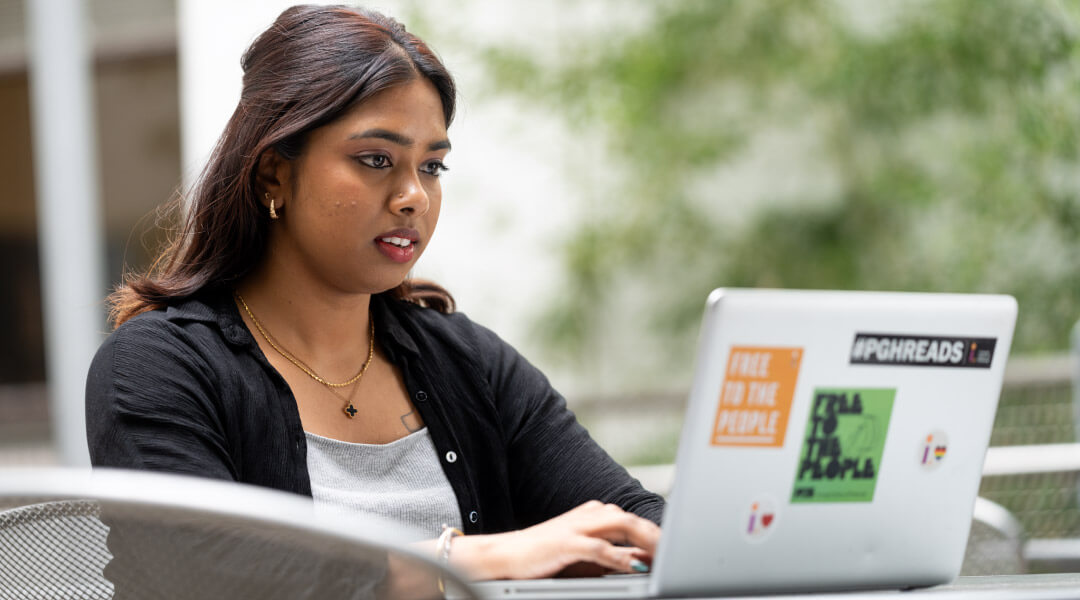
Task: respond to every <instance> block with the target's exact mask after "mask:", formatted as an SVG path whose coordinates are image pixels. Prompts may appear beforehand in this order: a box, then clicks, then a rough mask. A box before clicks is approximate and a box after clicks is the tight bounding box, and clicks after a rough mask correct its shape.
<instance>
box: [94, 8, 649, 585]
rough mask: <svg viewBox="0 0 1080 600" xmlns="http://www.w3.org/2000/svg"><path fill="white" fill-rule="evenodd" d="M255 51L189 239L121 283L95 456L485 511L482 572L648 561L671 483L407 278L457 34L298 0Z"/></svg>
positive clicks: (99, 371) (385, 504)
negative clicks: (656, 479) (433, 40)
mask: <svg viewBox="0 0 1080 600" xmlns="http://www.w3.org/2000/svg"><path fill="white" fill-rule="evenodd" d="M243 67H244V86H243V93H242V95H241V99H240V103H239V106H237V108H236V111H235V112H234V113H233V115H232V118H231V119H230V120H229V123H228V125H227V126H226V129H225V131H224V133H223V134H222V136H221V139H220V141H219V142H218V145H217V147H216V148H215V150H214V153H213V155H212V156H211V158H210V161H209V164H208V166H207V167H206V170H205V171H204V173H203V175H202V177H201V178H200V181H199V182H198V184H197V185H196V186H195V188H194V189H193V190H192V192H191V194H190V196H189V198H188V199H187V204H186V206H185V209H186V210H185V213H184V217H183V221H182V225H181V227H180V231H179V235H178V236H177V238H176V240H175V242H174V244H173V245H172V246H171V247H170V248H169V249H168V250H167V251H166V252H165V253H164V254H163V255H162V256H161V258H160V259H159V260H158V262H157V263H156V266H155V269H154V270H153V272H152V273H150V274H148V275H145V276H142V277H138V278H134V279H131V280H129V281H128V282H127V283H126V285H124V286H122V287H120V288H119V289H118V290H117V291H116V292H115V293H114V294H113V295H112V296H111V298H110V300H111V302H112V306H113V318H114V322H115V324H116V325H117V329H116V331H115V332H114V333H113V334H112V335H111V336H110V337H109V339H108V340H107V341H106V342H105V344H104V345H103V346H102V348H101V349H100V351H99V352H98V354H97V356H96V358H95V360H94V363H93V366H92V367H91V371H90V375H89V379H88V384H87V430H88V437H89V444H90V453H91V457H92V460H93V463H94V464H95V465H99V466H110V467H123V468H135V469H149V470H159V471H170V472H177V473H189V474H195V475H202V476H207V477H216V478H221V479H229V480H235V481H241V482H245V483H251V484H255V485H262V486H267V487H271V488H275V489H279V490H286V491H291V492H295V493H298V494H304V495H310V496H313V497H314V499H315V502H316V503H325V504H331V505H337V506H340V507H345V508H347V509H351V510H354V511H357V512H363V513H373V514H378V515H382V516H385V517H390V518H393V519H397V520H400V521H404V522H407V523H409V524H410V525H412V526H414V527H417V528H420V529H422V530H425V531H429V532H430V535H431V537H432V538H435V537H436V536H439V535H440V526H441V525H442V524H444V523H445V524H449V525H451V526H453V527H456V528H459V529H462V530H464V532H465V534H467V535H464V536H460V537H457V538H456V539H453V541H452V542H451V539H452V538H451V537H449V536H441V537H442V540H441V542H442V543H443V544H445V547H441V548H440V552H443V551H444V550H446V549H448V548H449V549H452V550H453V552H452V554H451V555H450V560H451V562H452V563H453V564H455V565H456V566H458V567H460V568H462V569H463V570H465V571H466V572H468V573H471V574H472V575H473V576H475V577H478V578H531V577H543V576H549V575H554V574H557V573H559V572H561V571H563V570H564V569H566V568H567V567H570V566H572V565H575V564H580V563H589V564H592V565H597V566H600V567H603V568H606V569H611V570H616V571H632V570H643V569H644V563H646V562H647V561H648V560H649V558H650V556H651V553H652V552H653V550H654V547H655V544H656V541H657V538H658V536H659V528H658V527H657V525H656V523H657V522H658V521H659V519H660V514H661V511H662V507H663V501H662V500H661V499H660V498H659V497H658V496H656V495H654V494H652V493H649V492H647V491H646V490H644V489H642V488H641V486H640V485H639V484H638V482H637V481H635V480H634V479H632V478H631V477H630V476H629V475H628V474H627V473H626V471H625V470H624V469H623V468H622V467H620V466H619V465H617V464H616V463H615V462H613V461H612V460H611V458H610V457H609V456H608V455H607V454H606V453H605V452H604V451H603V450H602V449H600V448H599V447H598V446H597V445H596V444H595V443H594V442H593V441H592V440H591V439H590V438H589V436H588V434H587V432H586V431H585V430H584V428H582V427H581V426H580V425H579V424H578V423H577V422H576V421H575V419H574V416H573V414H572V413H571V412H569V411H568V410H567V408H566V406H565V402H564V400H563V399H562V397H561V396H559V394H558V393H557V392H555V391H554V390H553V389H552V388H551V386H550V384H549V383H548V381H547V380H546V379H545V378H544V376H543V375H542V374H541V373H540V372H539V371H537V370H536V369H535V368H534V367H533V366H532V365H530V364H529V363H528V362H527V361H525V359H523V358H522V357H521V356H520V355H519V354H517V352H515V351H514V349H513V348H511V347H510V346H508V345H507V344H506V343H504V342H503V341H502V340H500V339H499V338H498V337H497V336H495V335H494V334H493V333H492V332H490V331H488V330H487V329H484V328H483V327H481V326H479V325H476V324H475V323H472V322H471V321H469V320H468V319H467V318H466V317H465V316H464V315H462V314H460V313H454V312H453V301H452V299H451V297H450V295H449V294H447V293H446V292H445V291H444V290H442V289H441V288H439V287H437V286H435V285H433V284H422V283H418V282H414V281H410V280H409V279H408V274H409V271H410V269H411V268H412V266H413V265H414V264H415V262H416V260H417V259H418V258H419V257H420V255H421V254H422V253H423V251H424V249H425V248H426V247H427V244H428V242H429V240H430V239H431V236H432V234H433V233H434V230H435V225H436V223H437V221H438V216H439V208H440V204H441V201H442V197H441V190H440V185H439V176H440V175H441V174H442V172H443V171H445V170H446V165H445V164H444V160H445V158H446V156H447V153H448V152H449V151H450V141H449V139H448V136H447V127H448V126H449V124H450V122H451V119H452V117H453V113H454V101H455V91H454V83H453V80H452V79H451V77H450V75H449V73H448V72H447V71H446V69H445V68H444V67H443V65H442V64H441V63H440V62H439V60H438V58H436V56H435V55H434V54H433V53H432V52H431V50H429V49H428V47H427V46H426V45H425V44H424V43H423V42H422V41H420V40H419V39H417V38H416V37H415V36H413V35H411V34H409V33H407V32H406V31H405V30H404V28H403V27H402V26H401V25H400V24H398V23H397V22H395V21H393V20H391V19H387V18H385V17H383V16H381V15H378V14H375V13H370V12H365V11H359V10H355V9H349V8H342V7H313V6H298V7H293V8H291V9H288V10H286V11H285V12H284V13H282V14H281V16H280V17H279V18H278V19H277V21H276V22H275V23H274V24H273V25H272V26H271V27H270V28H269V29H267V30H266V31H265V32H264V33H263V34H262V35H261V36H259V38H258V39H256V40H255V42H254V43H253V44H252V46H251V47H250V49H249V50H248V51H247V53H246V54H245V55H244V57H243ZM430 545H431V549H432V550H434V549H435V544H434V542H431V543H430Z"/></svg>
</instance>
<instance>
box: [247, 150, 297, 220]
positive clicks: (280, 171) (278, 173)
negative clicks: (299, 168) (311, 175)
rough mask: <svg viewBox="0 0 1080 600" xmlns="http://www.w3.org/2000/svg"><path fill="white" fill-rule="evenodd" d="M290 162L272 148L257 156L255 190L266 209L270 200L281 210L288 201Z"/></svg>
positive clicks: (268, 207)
mask: <svg viewBox="0 0 1080 600" xmlns="http://www.w3.org/2000/svg"><path fill="white" fill-rule="evenodd" d="M291 167H292V163H291V162H290V161H288V160H286V159H284V158H282V156H281V155H280V154H278V152H277V150H275V149H274V148H267V149H266V150H265V151H263V153H262V154H261V155H260V156H259V164H258V166H257V167H256V168H255V186H256V187H255V191H256V192H257V193H258V195H259V202H262V204H263V206H264V207H266V209H267V210H269V209H270V200H271V199H272V200H273V201H274V206H275V208H276V209H277V210H281V209H282V208H283V207H284V206H285V204H286V203H287V202H288V200H287V198H286V196H288V193H287V192H288V190H289V176H290V174H291Z"/></svg>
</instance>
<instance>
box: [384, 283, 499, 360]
mask: <svg viewBox="0 0 1080 600" xmlns="http://www.w3.org/2000/svg"><path fill="white" fill-rule="evenodd" d="M383 307H384V308H383V311H384V314H383V315H382V317H383V318H384V319H386V320H388V321H389V323H386V324H385V325H386V333H387V334H389V335H390V336H391V337H393V338H396V341H398V342H401V343H404V344H405V345H406V346H409V345H416V346H441V347H442V348H443V349H444V350H456V351H461V352H464V353H466V354H467V355H468V356H472V357H478V358H480V359H481V360H483V357H485V356H491V355H492V354H493V353H500V352H503V351H505V350H508V349H510V348H509V346H508V345H507V344H506V342H504V341H503V340H502V339H501V338H500V337H499V336H498V335H497V334H495V332H493V331H492V330H490V329H488V328H487V327H485V326H483V325H481V324H479V323H477V322H475V321H473V320H472V319H470V318H469V317H468V315H466V314H465V313H463V312H459V311H455V312H451V313H445V312H441V311H438V310H434V309H432V308H427V307H423V306H419V305H417V304H414V303H412V302H407V301H404V300H398V299H393V298H383ZM378 318H379V315H376V319H378ZM376 325H377V326H378V321H376Z"/></svg>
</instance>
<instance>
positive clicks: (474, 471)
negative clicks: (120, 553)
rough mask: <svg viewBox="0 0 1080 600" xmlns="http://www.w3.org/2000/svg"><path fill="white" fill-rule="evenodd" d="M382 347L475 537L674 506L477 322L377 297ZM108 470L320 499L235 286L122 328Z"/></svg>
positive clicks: (105, 441) (291, 408) (111, 368)
mask: <svg viewBox="0 0 1080 600" xmlns="http://www.w3.org/2000/svg"><path fill="white" fill-rule="evenodd" d="M371 311H372V317H373V319H374V322H375V330H376V333H375V338H376V340H378V343H379V344H380V347H381V348H382V350H383V351H384V352H385V353H386V355H387V357H389V359H390V361H391V362H393V363H394V364H395V365H396V366H397V367H398V368H399V369H400V371H401V374H402V376H403V378H404V380H405V386H406V388H407V389H408V392H409V395H410V397H411V398H412V401H413V404H414V405H415V407H416V409H417V411H419V413H420V416H421V417H422V418H423V420H424V422H425V423H426V425H427V427H428V429H429V431H430V433H431V438H432V441H433V442H434V444H435V448H436V450H437V452H438V454H439V458H440V463H441V464H442V467H443V470H444V471H445V472H446V476H447V479H448V480H449V481H450V485H451V486H452V487H453V489H454V493H455V495H456V496H457V501H458V505H459V506H460V508H461V516H462V522H463V523H464V524H465V531H466V533H494V532H499V531H508V530H513V529H520V528H523V527H527V526H529V525H532V524H535V523H538V522H540V521H543V520H546V519H549V518H551V517H554V516H557V515H560V514H562V513H564V512H566V511H567V510H569V509H571V508H573V507H575V506H577V505H579V504H581V503H583V502H585V501H587V500H593V499H595V500H600V501H603V502H610V503H613V504H617V505H619V506H621V507H622V508H624V509H625V510H628V511H631V512H634V513H636V514H639V515H641V516H643V517H645V518H648V519H651V520H653V521H655V522H657V523H659V521H660V516H661V513H662V511H663V500H662V499H661V498H660V497H659V496H657V495H655V494H653V493H651V492H648V491H646V490H644V489H643V488H642V487H641V486H640V484H639V483H638V482H637V481H636V480H634V479H633V478H632V477H630V476H629V474H627V472H626V470H625V469H623V468H622V467H621V466H619V465H618V464H617V463H616V462H615V461H613V460H612V459H611V457H610V456H608V455H607V453H606V452H604V450H603V449H601V448H600V447H599V446H598V445H597V444H596V443H595V442H594V441H593V440H592V438H590V437H589V434H588V432H587V431H586V430H585V428H584V427H582V426H581V425H580V424H579V423H578V422H577V420H576V419H575V418H574V415H573V413H572V412H571V411H569V410H568V409H567V408H566V402H565V401H564V399H563V398H562V396H560V395H559V394H558V393H557V392H556V391H555V390H554V389H552V387H551V385H550V383H549V382H548V380H547V378H546V377H544V375H543V374H542V373H540V371H539V370H537V369H536V368H535V367H533V366H532V365H531V364H529V362H528V361H526V360H525V359H524V358H523V357H522V356H521V355H520V354H518V353H517V352H516V351H515V350H514V349H513V348H511V347H510V346H509V345H508V344H507V343H505V342H504V341H502V340H501V339H499V338H498V336H496V335H495V334H494V333H492V332H491V331H489V330H488V329H486V328H484V327H482V326H480V325H477V324H475V323H473V322H472V321H470V320H469V319H468V318H467V317H466V316H465V315H463V314H461V313H455V314H450V315H445V314H442V313H439V312H437V311H434V310H430V309H426V308H421V307H419V306H416V305H413V304H409V303H407V302H403V301H399V300H394V299H391V298H389V297H386V296H383V295H376V296H373V297H372V301H371ZM86 428H87V438H88V441H89V445H90V458H91V461H92V462H93V464H94V465H96V466H108V467H118V468H130V469H146V470H154V471H168V472H175V473H186V474H192V475H201V476H206V477H214V478H219V479H229V480H234V481H239V482H244V483H250V484H254V485H260V486H265V487H270V488H274V489H278V490H285V491H290V492H295V493H297V494H304V495H308V496H310V495H311V481H310V478H309V475H308V471H307V446H306V442H305V438H304V431H303V428H302V426H301V423H300V414H299V412H298V410H297V407H296V400H295V399H294V397H293V395H292V391H291V390H290V389H289V386H288V384H287V383H286V382H285V380H284V378H282V377H281V375H280V374H278V372H277V371H276V370H275V369H274V368H273V367H272V366H271V365H270V363H269V361H267V359H266V357H265V356H264V355H263V353H262V351H261V350H260V349H259V346H258V344H257V343H256V342H255V339H254V338H253V337H252V335H251V333H250V331H249V330H248V329H247V327H246V326H245V324H244V322H243V320H242V319H241V317H240V314H239V312H238V311H237V308H236V305H235V304H234V303H233V300H232V296H231V294H230V293H229V292H227V291H223V290H222V291H217V292H204V293H202V294H200V295H199V296H197V297H194V298H191V299H188V300H185V301H182V302H179V303H177V304H176V305H173V306H169V307H168V308H166V309H163V310H155V311H151V312H147V313H143V314H141V315H138V316H137V317H134V318H133V319H131V320H129V321H128V322H126V323H124V324H123V325H122V326H121V327H119V328H118V329H117V330H116V331H115V332H114V333H113V334H112V335H111V336H109V338H108V339H107V340H106V341H105V343H104V344H103V345H102V346H101V348H100V349H99V350H98V352H97V355H96V356H95V357H94V361H93V363H92V364H91V367H90V374H89V377H88V379H87V384H86Z"/></svg>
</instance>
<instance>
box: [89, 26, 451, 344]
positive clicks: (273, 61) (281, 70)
mask: <svg viewBox="0 0 1080 600" xmlns="http://www.w3.org/2000/svg"><path fill="white" fill-rule="evenodd" d="M241 64H242V66H243V68H244V82H243V91H242V92H241V95H240V103H239V104H238V105H237V107H236V110H235V111H234V112H233V114H232V117H231V118H230V119H229V122H228V124H227V125H226V126H225V131H224V132H223V133H222V134H221V138H220V139H219V140H218V142H217V145H216V146H215V147H214V151H213V153H212V154H211V156H210V160H209V162H208V163H207V165H206V167H205V169H204V170H203V172H202V174H201V176H200V177H199V179H198V181H197V182H196V183H195V185H194V187H193V188H192V190H191V192H190V194H189V196H188V198H187V202H186V206H181V205H182V204H184V203H183V202H181V201H180V200H179V199H178V200H177V201H176V203H175V204H176V208H177V209H178V210H179V212H180V213H181V217H180V225H179V228H178V230H177V232H176V234H175V235H174V236H173V239H172V241H171V242H170V243H169V244H168V246H167V247H166V248H165V250H164V251H163V252H162V253H161V254H160V256H159V257H158V258H157V260H156V261H155V262H154V265H153V266H152V267H151V268H150V270H149V272H148V273H146V274H143V275H138V276H133V277H129V278H127V281H125V283H124V284H122V285H121V286H119V287H118V288H117V289H116V291H115V292H113V293H112V294H111V295H110V296H109V303H110V306H111V320H112V322H113V325H114V326H117V327H118V326H120V325H121V324H122V323H124V321H127V320H128V319H130V318H131V317H133V316H135V315H137V314H139V313H142V312H145V311H148V310H153V309H155V308H161V307H163V306H165V305H167V304H168V303H170V302H173V301H176V300H179V299H182V298H186V297H188V296H191V295H193V294H195V293H196V292H199V291H200V290H202V289H204V288H208V287H215V286H222V287H224V286H231V285H234V284H235V283H236V282H237V281H238V280H240V279H241V278H242V277H244V276H245V275H247V274H248V273H250V272H251V271H252V270H253V269H254V268H255V267H256V265H257V264H258V263H259V261H260V260H261V258H262V256H263V254H264V252H265V249H266V243H267V239H268V237H269V227H270V224H269V218H268V215H267V214H266V213H265V212H264V210H263V207H262V205H261V204H260V202H259V193H258V190H257V186H256V178H255V173H256V168H257V166H258V162H259V157H260V156H261V155H262V154H263V153H264V152H266V151H267V150H271V149H272V150H273V151H276V152H277V153H278V154H279V155H281V156H282V157H283V158H285V159H286V160H293V159H295V158H297V157H298V156H300V153H301V152H302V151H303V148H304V142H305V138H306V136H307V134H308V133H309V132H310V131H312V130H313V129H316V128H318V127H320V126H322V125H325V124H327V123H330V122H331V121H333V120H335V119H336V118H338V117H339V116H340V115H342V114H343V113H344V112H346V111H348V110H349V109H350V108H351V107H352V106H354V105H356V104H357V103H360V102H363V101H364V100H366V99H367V98H370V97H371V96H373V95H374V94H376V93H378V92H380V91H382V90H385V89H387V88H390V87H392V86H395V85H399V84H401V83H405V82H408V81H412V80H414V79H416V78H417V77H424V78H426V79H428V80H429V81H431V83H432V84H434V86H435V89H436V90H437V91H438V93H439V98H440V100H441V101H442V108H443V116H444V117H445V119H446V125H447V126H448V127H449V125H450V122H451V121H452V120H453V118H454V103H455V98H456V93H455V89H454V80H453V79H452V78H451V76H450V73H449V72H447V70H446V68H445V67H444V66H443V64H442V62H441V61H439V59H438V57H436V56H435V54H434V53H433V52H432V51H431V49H429V48H428V46H427V44H425V43H424V42H423V41H422V40H420V39H419V38H417V37H416V36H415V35H412V34H411V33H409V32H407V31H406V30H405V28H404V26H402V25H401V24H400V23H398V22H397V21H395V20H393V19H391V18H388V17H386V16H383V15H381V14H379V13H376V12H372V11H367V10H361V9H356V8H350V7H344V6H294V7H292V8H289V9H287V10H286V11H285V12H283V13H281V15H280V16H278V18H277V20H276V21H274V23H273V25H271V26H270V27H269V28H268V29H267V30H266V31H264V32H263V33H262V34H261V35H259V37H258V38H256V39H255V41H254V42H253V43H252V44H251V47H249V48H248V50H247V52H245V53H244V56H243V58H242V60H241ZM385 293H387V294H389V295H391V296H393V297H395V298H399V299H403V300H408V301H411V302H415V303H417V304H421V305H425V306H430V307H432V308H435V309H436V310H440V311H442V312H451V311H452V310H453V299H452V298H451V297H450V295H449V293H447V292H446V290H444V289H442V288H441V287H439V286H437V285H435V284H433V283H431V282H421V281H416V280H409V279H407V280H405V282H403V283H402V284H401V285H399V286H398V287H396V288H394V289H392V290H390V291H388V292H385Z"/></svg>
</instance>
